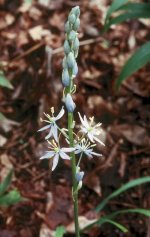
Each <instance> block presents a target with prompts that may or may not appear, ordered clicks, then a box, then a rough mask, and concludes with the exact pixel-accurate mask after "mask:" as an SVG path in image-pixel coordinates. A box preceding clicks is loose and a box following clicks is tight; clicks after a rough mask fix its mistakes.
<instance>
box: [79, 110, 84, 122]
mask: <svg viewBox="0 0 150 237" xmlns="http://www.w3.org/2000/svg"><path fill="white" fill-rule="evenodd" d="M78 114H79V118H80V121H81V123H82V124H83V125H84V120H83V118H82V117H81V115H80V113H79V112H78Z"/></svg>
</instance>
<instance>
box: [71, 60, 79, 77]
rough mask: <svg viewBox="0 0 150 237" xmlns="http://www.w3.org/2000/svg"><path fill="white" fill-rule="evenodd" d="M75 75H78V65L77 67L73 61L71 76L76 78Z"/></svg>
mask: <svg viewBox="0 0 150 237" xmlns="http://www.w3.org/2000/svg"><path fill="white" fill-rule="evenodd" d="M77 73H78V65H77V63H76V61H75V63H74V66H73V69H72V74H73V75H74V76H76V75H77Z"/></svg>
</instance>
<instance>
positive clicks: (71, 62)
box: [67, 52, 75, 69]
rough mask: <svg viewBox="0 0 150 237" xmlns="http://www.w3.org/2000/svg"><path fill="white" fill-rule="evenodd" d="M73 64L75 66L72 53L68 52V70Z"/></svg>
mask: <svg viewBox="0 0 150 237" xmlns="http://www.w3.org/2000/svg"><path fill="white" fill-rule="evenodd" d="M74 64H75V58H74V54H73V53H72V52H70V53H69V54H68V56H67V65H68V68H70V69H72V68H73V67H74Z"/></svg>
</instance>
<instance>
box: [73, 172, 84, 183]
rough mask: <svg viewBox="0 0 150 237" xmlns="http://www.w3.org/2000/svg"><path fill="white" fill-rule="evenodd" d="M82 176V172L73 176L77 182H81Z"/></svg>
mask: <svg viewBox="0 0 150 237" xmlns="http://www.w3.org/2000/svg"><path fill="white" fill-rule="evenodd" d="M83 176H84V172H83V171H81V172H78V173H76V176H75V177H76V180H77V181H78V182H80V181H82V179H83Z"/></svg>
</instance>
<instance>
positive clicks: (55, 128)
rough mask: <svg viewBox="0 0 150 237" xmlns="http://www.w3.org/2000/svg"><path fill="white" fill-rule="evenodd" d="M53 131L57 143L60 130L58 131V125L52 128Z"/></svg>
mask: <svg viewBox="0 0 150 237" xmlns="http://www.w3.org/2000/svg"><path fill="white" fill-rule="evenodd" d="M51 131H52V134H53V136H54V138H55V141H56V142H58V129H57V126H56V124H54V125H53V126H52V130H51Z"/></svg>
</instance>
